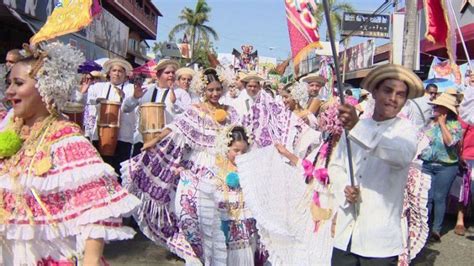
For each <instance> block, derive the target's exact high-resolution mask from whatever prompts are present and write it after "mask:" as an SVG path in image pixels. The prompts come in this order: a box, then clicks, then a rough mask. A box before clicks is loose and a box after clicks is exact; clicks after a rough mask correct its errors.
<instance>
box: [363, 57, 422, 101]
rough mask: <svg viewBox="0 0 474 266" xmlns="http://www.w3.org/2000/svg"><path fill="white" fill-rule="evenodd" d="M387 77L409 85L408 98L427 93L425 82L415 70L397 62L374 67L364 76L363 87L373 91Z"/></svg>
mask: <svg viewBox="0 0 474 266" xmlns="http://www.w3.org/2000/svg"><path fill="white" fill-rule="evenodd" d="M386 79H397V80H400V81H403V82H405V83H406V84H407V86H408V97H407V98H408V99H413V98H418V97H421V96H423V94H424V93H425V91H424V89H423V82H422V81H421V79H420V78H419V77H418V76H417V75H415V73H413V71H411V70H409V69H408V68H405V67H403V66H401V65H395V64H386V65H382V66H378V67H376V68H374V69H373V70H372V71H370V73H369V74H368V75H367V76H366V77H365V78H364V80H363V81H362V83H361V87H362V88H364V89H366V90H368V91H369V92H373V90H374V89H375V86H377V85H378V84H379V83H380V82H381V81H383V80H386Z"/></svg>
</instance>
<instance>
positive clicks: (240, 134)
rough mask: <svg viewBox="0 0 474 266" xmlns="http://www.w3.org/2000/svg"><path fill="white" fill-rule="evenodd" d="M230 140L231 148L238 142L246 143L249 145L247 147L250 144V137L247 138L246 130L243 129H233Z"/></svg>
mask: <svg viewBox="0 0 474 266" xmlns="http://www.w3.org/2000/svg"><path fill="white" fill-rule="evenodd" d="M230 138H231V141H230V143H229V147H230V146H232V144H234V142H236V141H244V142H245V143H247V145H248V144H249V137H247V133H245V129H244V128H243V127H239V126H237V127H234V128H232V130H231V131H230Z"/></svg>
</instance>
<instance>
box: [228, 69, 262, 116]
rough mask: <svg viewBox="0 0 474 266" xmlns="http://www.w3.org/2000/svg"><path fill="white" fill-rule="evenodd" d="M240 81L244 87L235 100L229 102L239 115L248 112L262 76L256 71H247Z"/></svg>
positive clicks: (259, 87) (258, 89)
mask: <svg viewBox="0 0 474 266" xmlns="http://www.w3.org/2000/svg"><path fill="white" fill-rule="evenodd" d="M240 81H241V82H242V83H243V84H244V87H245V89H244V90H242V91H241V92H240V94H239V97H238V98H237V100H235V101H233V102H231V103H230V104H231V106H232V107H234V108H235V109H236V110H237V113H238V114H239V115H240V117H243V116H245V115H247V114H248V113H250V108H251V107H252V105H253V103H254V102H255V99H256V98H257V96H258V94H259V93H260V91H261V89H262V85H261V84H260V82H262V81H263V78H262V77H260V76H259V75H258V74H257V73H248V74H247V75H245V77H243V78H242V79H241V80H240Z"/></svg>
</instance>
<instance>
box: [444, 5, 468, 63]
mask: <svg viewBox="0 0 474 266" xmlns="http://www.w3.org/2000/svg"><path fill="white" fill-rule="evenodd" d="M446 2H447V4H448V5H449V9H450V10H448V12H449V11H451V15H452V16H453V18H454V22H455V23H456V29H457V30H458V33H459V36H460V37H461V43H462V47H463V48H464V53H465V54H466V59H467V64H468V66H469V68H470V69H471V70H473V68H472V64H471V58H469V53H468V52H467V47H466V42H465V41H464V36H462V32H461V27H459V22H458V18H457V17H456V12H454V8H453V3H452V1H446ZM456 45H457V44H456Z"/></svg>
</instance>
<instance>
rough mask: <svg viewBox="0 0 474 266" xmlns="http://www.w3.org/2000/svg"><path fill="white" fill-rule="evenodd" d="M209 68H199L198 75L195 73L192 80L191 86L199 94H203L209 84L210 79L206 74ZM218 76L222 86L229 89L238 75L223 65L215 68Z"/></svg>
mask: <svg viewBox="0 0 474 266" xmlns="http://www.w3.org/2000/svg"><path fill="white" fill-rule="evenodd" d="M208 70H209V69H205V70H203V69H201V70H199V71H198V72H197V73H196V75H194V77H193V79H192V81H191V86H190V88H191V89H192V90H193V91H194V92H195V93H196V94H197V95H201V96H202V95H203V94H204V90H205V89H206V86H207V84H209V80H208V79H207V75H206V74H205V72H206V71H208ZM215 71H216V74H217V78H218V79H219V82H220V83H221V84H222V88H223V89H224V91H226V90H227V88H228V87H229V85H230V84H232V82H234V81H235V79H236V75H235V73H234V71H233V70H232V69H230V68H227V67H223V66H220V65H219V66H217V68H216V69H215Z"/></svg>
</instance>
